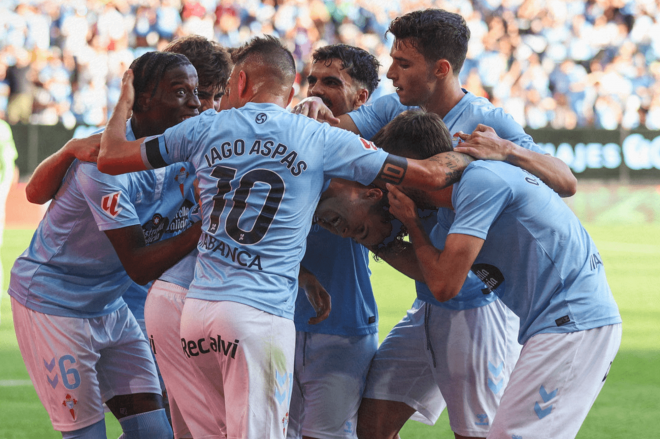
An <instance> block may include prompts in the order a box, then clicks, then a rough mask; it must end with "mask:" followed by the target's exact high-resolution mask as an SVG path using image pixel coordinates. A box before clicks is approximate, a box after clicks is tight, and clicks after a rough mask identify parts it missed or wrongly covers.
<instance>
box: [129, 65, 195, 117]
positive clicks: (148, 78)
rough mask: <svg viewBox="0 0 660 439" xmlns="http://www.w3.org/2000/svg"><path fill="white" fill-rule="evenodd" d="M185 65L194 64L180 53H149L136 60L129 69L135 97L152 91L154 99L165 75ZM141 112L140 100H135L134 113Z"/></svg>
mask: <svg viewBox="0 0 660 439" xmlns="http://www.w3.org/2000/svg"><path fill="white" fill-rule="evenodd" d="M183 65H192V64H191V63H190V61H189V60H188V58H186V57H185V56H184V55H180V54H178V53H166V52H147V53H145V54H144V55H142V56H140V57H138V58H136V59H134V60H133V62H132V63H131V66H130V67H129V68H130V69H131V70H133V75H134V77H133V88H134V89H135V96H136V97H137V96H139V95H140V94H141V93H147V92H149V91H151V97H153V96H154V95H155V94H156V90H157V89H158V84H160V81H161V79H163V76H164V75H165V73H166V72H167V71H169V70H171V69H173V68H175V67H179V66H183ZM139 111H140V108H139V106H138V99H135V102H134V103H133V112H135V113H137V112H139Z"/></svg>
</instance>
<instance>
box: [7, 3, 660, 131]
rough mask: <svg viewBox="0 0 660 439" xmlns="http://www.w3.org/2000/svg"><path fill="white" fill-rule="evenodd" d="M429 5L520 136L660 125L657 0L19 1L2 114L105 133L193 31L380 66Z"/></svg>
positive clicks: (305, 62)
mask: <svg viewBox="0 0 660 439" xmlns="http://www.w3.org/2000/svg"><path fill="white" fill-rule="evenodd" d="M427 7H436V8H443V9H447V10H450V11H452V12H457V13H460V14H462V15H463V16H464V17H465V19H466V22H467V24H468V26H469V28H470V30H471V33H472V37H471V40H470V43H469V48H468V55H467V59H466V60H465V63H464V67H463V70H462V71H461V73H460V79H461V81H462V82H463V84H464V87H465V88H467V89H468V90H470V91H472V92H473V93H475V94H477V95H480V96H485V97H487V98H488V99H491V100H492V101H493V102H494V103H495V104H496V105H498V106H502V107H504V108H505V109H506V110H507V111H508V112H509V113H510V114H511V115H512V116H513V117H514V118H515V119H516V120H517V121H518V122H520V123H521V124H522V125H524V126H528V127H535V128H536V127H548V126H549V127H553V128H573V127H576V126H594V127H599V128H607V129H615V128H619V127H623V128H626V129H633V128H636V127H647V128H653V129H660V62H659V61H657V60H658V59H659V58H660V0H637V1H634V0H589V1H586V2H585V1H583V0H472V1H463V0H400V1H399V0H380V1H374V0H240V1H239V0H162V1H156V0H104V1H99V0H35V1H31V2H25V1H21V0H3V1H0V117H4V118H8V119H10V120H11V122H12V123H16V122H17V121H22V122H28V121H29V122H31V123H40V124H53V123H65V124H66V125H67V126H73V125H74V124H76V123H77V124H94V125H97V124H104V123H105V122H106V119H107V116H108V114H109V113H110V112H111V111H112V108H113V107H114V104H115V102H116V100H117V97H118V93H119V84H120V78H121V74H122V72H123V71H124V70H125V69H126V67H127V66H128V65H129V64H130V62H131V60H133V59H134V58H135V57H136V56H139V55H141V54H142V53H144V52H146V51H149V50H158V49H160V48H162V47H164V46H165V45H166V44H167V43H168V42H169V41H170V40H172V39H174V38H177V37H180V36H184V35H190V34H199V35H202V36H205V37H207V38H213V39H215V40H217V41H218V42H220V43H221V44H223V45H225V46H227V47H236V46H238V45H240V44H241V43H243V42H245V41H247V40H248V39H250V38H251V37H253V36H255V35H260V34H271V35H275V36H277V37H279V38H281V39H282V40H283V41H284V42H285V43H286V44H287V47H289V48H290V49H291V51H292V52H293V54H294V56H295V58H296V64H297V68H298V72H299V75H298V78H299V80H298V81H297V83H296V84H295V88H296V93H297V96H296V98H295V100H294V103H295V102H297V101H298V100H299V99H300V98H302V97H303V96H304V94H305V88H306V83H305V79H304V78H306V77H307V72H308V70H309V62H310V60H309V56H310V53H311V52H312V51H313V50H314V49H315V48H316V47H318V46H319V45H325V44H332V43H337V42H343V43H346V44H352V45H357V46H360V47H363V48H364V49H366V50H369V51H370V52H372V53H373V54H374V55H376V57H377V58H378V59H379V61H380V62H381V63H382V64H383V67H382V71H381V79H383V80H382V81H381V85H380V87H379V89H377V90H376V91H375V92H374V93H373V95H372V96H373V97H377V96H379V95H382V94H384V93H391V92H392V91H393V89H392V86H391V82H390V81H388V80H386V79H385V73H386V71H387V68H388V67H389V64H390V60H389V56H388V54H389V49H390V46H391V44H392V38H391V36H389V35H387V36H386V35H385V34H384V33H385V30H386V29H387V26H388V24H389V22H390V20H392V19H393V18H394V17H396V16H397V15H400V14H405V13H407V12H409V11H411V10H414V9H420V8H427Z"/></svg>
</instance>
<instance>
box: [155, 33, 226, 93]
mask: <svg viewBox="0 0 660 439" xmlns="http://www.w3.org/2000/svg"><path fill="white" fill-rule="evenodd" d="M164 51H165V52H172V53H179V54H181V55H185V56H186V58H188V59H189V60H190V62H191V64H192V65H193V67H195V70H197V76H198V77H199V86H200V88H211V89H213V90H215V89H223V88H224V87H225V86H226V85H227V79H228V78H229V75H230V74H231V59H230V58H229V53H228V52H227V49H225V48H224V47H222V45H221V44H219V43H216V42H215V41H211V40H209V39H206V38H204V37H202V36H200V35H188V36H186V37H182V38H179V39H176V40H174V41H172V42H171V43H170V44H168V45H167V47H166V48H165V50H164Z"/></svg>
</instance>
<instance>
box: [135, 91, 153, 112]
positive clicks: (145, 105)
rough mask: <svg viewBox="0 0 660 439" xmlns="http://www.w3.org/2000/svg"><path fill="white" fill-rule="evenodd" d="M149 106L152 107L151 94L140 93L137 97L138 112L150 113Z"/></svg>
mask: <svg viewBox="0 0 660 439" xmlns="http://www.w3.org/2000/svg"><path fill="white" fill-rule="evenodd" d="M149 105H151V94H150V93H146V92H143V93H140V94H139V95H138V96H137V110H138V111H140V112H145V111H148V110H149Z"/></svg>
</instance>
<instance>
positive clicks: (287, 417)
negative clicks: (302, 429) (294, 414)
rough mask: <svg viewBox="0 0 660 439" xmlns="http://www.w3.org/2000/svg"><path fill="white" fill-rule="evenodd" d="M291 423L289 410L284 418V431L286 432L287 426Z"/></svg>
mask: <svg viewBox="0 0 660 439" xmlns="http://www.w3.org/2000/svg"><path fill="white" fill-rule="evenodd" d="M287 425H289V412H286V415H284V417H283V418H282V433H283V434H286V426H287Z"/></svg>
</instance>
